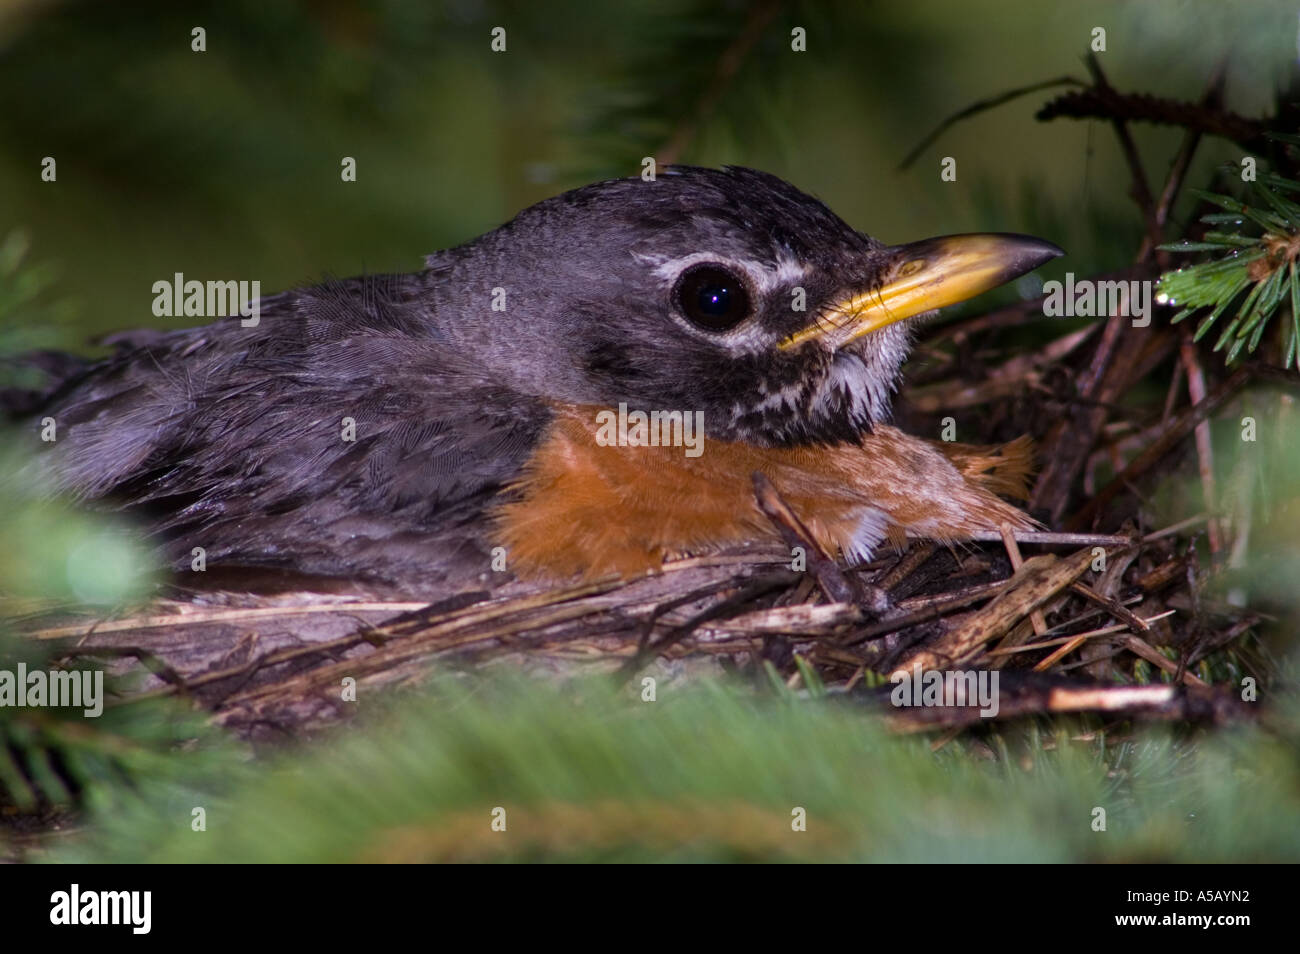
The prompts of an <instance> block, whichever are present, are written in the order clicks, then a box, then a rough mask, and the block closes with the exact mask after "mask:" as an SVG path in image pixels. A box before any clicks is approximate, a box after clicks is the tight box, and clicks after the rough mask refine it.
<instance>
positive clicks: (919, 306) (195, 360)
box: [33, 167, 1061, 587]
mask: <svg viewBox="0 0 1300 954" xmlns="http://www.w3.org/2000/svg"><path fill="white" fill-rule="evenodd" d="M1060 254H1061V250H1060V249H1058V248H1057V247H1056V246H1054V245H1052V244H1050V243H1048V242H1045V241H1042V240H1039V239H1035V238H1030V237H1027V236H1020V235H999V234H983V235H955V236H948V237H945V238H936V239H928V240H926V241H921V242H914V243H911V244H907V245H898V246H887V245H884V244H883V243H881V242H879V241H877V240H876V239H873V238H871V237H870V236H868V235H866V234H864V233H862V232H859V231H856V230H855V229H853V228H851V227H850V226H849V225H847V224H846V223H844V222H843V221H842V220H841V219H839V218H838V217H837V216H835V215H834V214H833V213H832V212H831V211H830V210H829V209H828V208H827V207H826V206H825V205H824V204H822V203H821V202H819V201H817V200H816V199H814V198H812V197H810V196H808V195H806V194H804V193H802V192H800V191H798V190H797V189H795V188H794V187H792V186H791V185H789V184H787V183H786V182H784V181H782V180H781V179H779V178H777V177H775V176H772V175H768V174H766V173H762V172H757V171H754V170H750V169H742V168H726V169H722V170H714V169H703V168H692V167H673V168H671V169H669V170H667V171H662V172H660V174H659V175H658V176H657V177H656V178H654V179H653V180H651V181H645V180H643V179H640V178H637V179H624V180H614V181H608V182H602V183H598V184H595V185H591V186H587V187H585V188H580V189H577V190H575V191H572V192H568V193H565V194H563V195H560V196H557V197H555V198H552V199H548V200H546V201H543V202H541V203H539V204H537V205H535V206H532V207H531V208H528V209H526V210H524V211H523V212H521V213H520V214H519V215H518V216H517V217H516V218H515V219H513V220H512V221H510V222H509V223H507V224H505V225H503V226H501V227H500V228H498V229H496V230H495V231H492V232H489V233H487V234H486V235H484V236H482V237H480V238H478V239H475V240H473V241H471V242H469V243H467V244H465V245H462V246H459V247H457V248H453V249H450V250H447V251H443V252H438V253H436V254H433V255H430V256H429V257H428V259H427V267H426V268H425V269H424V270H423V271H420V272H417V273H414V274H406V275H379V276H368V277H361V278H351V279H345V280H335V281H327V282H325V283H323V284H320V285H316V286H313V287H309V288H302V289H297V290H293V291H288V292H283V293H280V294H276V295H274V296H271V297H269V298H265V299H262V301H261V307H260V321H259V322H258V323H257V324H256V326H255V327H249V326H248V325H249V324H250V323H249V322H247V321H241V320H240V319H239V318H238V317H232V318H229V319H225V320H221V321H218V322H214V323H211V324H208V325H206V326H203V327H198V328H190V329H185V330H180V331H174V332H170V333H157V332H153V333H136V334H127V335H123V336H119V337H118V338H117V340H116V344H117V352H116V353H115V354H114V356H112V357H110V358H108V359H107V360H104V361H102V362H99V363H95V364H88V365H87V366H85V367H83V368H80V369H79V370H78V371H77V372H76V373H74V374H71V375H68V376H66V377H65V379H64V380H62V381H61V382H58V383H57V384H56V385H55V386H53V387H52V389H51V390H50V392H49V393H48V394H46V395H44V396H43V397H42V398H41V399H40V401H39V402H38V403H39V406H37V407H36V408H35V411H34V415H33V426H39V422H41V421H43V420H46V419H48V418H53V420H54V422H55V423H56V425H57V439H56V440H55V441H53V442H52V443H48V444H47V445H46V451H45V453H44V454H43V455H42V462H41V466H43V467H44V468H47V470H46V473H47V474H48V475H49V480H50V481H52V484H53V486H54V487H55V488H56V489H57V490H58V491H61V492H64V493H67V494H71V495H73V496H75V497H77V498H80V499H82V500H86V501H95V502H98V503H99V504H101V505H104V506H110V507H114V508H119V509H122V510H125V511H126V512H128V513H131V514H134V515H136V516H138V517H139V518H140V519H141V520H143V521H144V523H145V526H146V527H147V529H148V531H149V532H150V533H151V534H152V535H153V536H154V538H155V539H156V540H157V541H158V543H159V546H160V549H161V552H162V554H163V556H164V558H165V559H166V561H167V562H168V563H169V564H171V565H172V566H173V567H175V568H176V569H178V570H184V569H187V568H189V567H190V566H191V563H192V554H193V553H194V548H196V547H202V548H203V549H204V552H205V554H206V557H205V559H206V565H207V566H208V567H212V566H214V565H215V566H223V565H225V566H230V565H236V566H243V567H278V568H286V569H289V570H292V571H295V572H300V573H306V574H313V575H325V576H333V577H348V578H355V579H368V580H375V581H383V582H388V583H395V584H398V585H404V586H417V587H420V586H425V585H428V584H430V583H437V582H438V581H442V580H446V579H449V578H459V577H464V576H466V575H470V576H473V575H477V574H486V573H487V572H488V571H489V569H490V567H491V565H492V560H493V557H494V556H495V557H496V559H497V561H498V568H499V564H500V562H504V563H505V564H506V566H507V568H508V569H509V570H511V571H514V572H517V573H523V574H531V575H537V574H543V575H551V576H564V575H569V574H575V573H576V574H593V575H600V574H604V573H606V572H609V571H618V572H621V573H624V574H628V573H634V572H638V571H642V570H647V569H650V568H653V567H654V566H655V565H657V564H658V563H660V562H661V561H662V560H663V559H664V558H666V557H669V556H672V555H676V554H683V553H691V552H700V551H706V550H709V549H711V548H717V547H724V546H727V545H731V544H740V543H744V542H748V541H763V540H768V539H779V538H778V537H776V531H774V530H773V529H772V527H771V526H770V525H769V523H768V521H767V520H766V519H765V518H764V517H763V516H762V514H761V513H760V512H759V510H758V509H757V507H756V505H755V501H754V496H753V485H752V483H751V476H752V475H753V474H754V473H755V472H759V473H762V474H764V475H766V476H767V477H768V478H769V479H770V480H771V481H772V483H773V484H774V485H775V487H776V488H777V490H778V491H779V493H780V494H781V495H782V496H783V497H784V498H785V500H786V501H787V502H788V503H789V504H790V506H791V507H792V508H793V509H794V510H795V511H796V512H797V513H798V514H799V516H800V517H801V518H802V519H803V520H804V521H805V523H806V524H807V526H808V527H809V528H810V530H811V532H812V533H813V534H814V536H815V537H816V538H817V540H818V542H820V543H821V544H823V545H824V546H826V547H827V548H828V549H830V550H831V552H838V553H841V554H843V555H845V556H847V557H850V558H863V557H865V556H867V555H868V554H869V553H871V551H872V550H873V548H875V547H876V546H877V545H878V544H880V543H881V542H882V541H883V540H885V539H886V538H887V537H891V536H892V537H894V538H897V537H899V536H901V535H903V534H913V535H923V536H929V537H933V538H936V539H940V540H951V539H960V538H963V537H966V536H968V535H969V534H971V533H972V532H975V531H978V530H989V529H996V528H998V527H999V526H1000V525H1002V524H1005V523H1010V524H1011V525H1012V526H1013V527H1028V526H1031V521H1030V520H1029V518H1028V517H1026V516H1025V515H1024V514H1023V513H1022V512H1021V511H1020V510H1018V509H1017V508H1016V507H1014V506H1012V505H1010V504H1008V503H1006V502H1004V501H1003V500H1002V499H1000V498H999V497H998V496H997V494H996V493H995V491H997V490H1001V489H1006V488H1007V487H1009V486H1011V484H1013V483H1014V479H1015V476H1016V474H1015V473H1014V472H1015V471H1016V470H1017V469H1018V468H1021V469H1023V467H1024V466H1025V460H1024V459H1023V456H1022V455H1020V454H1019V451H1021V450H1023V448H1016V449H1014V450H1013V451H1012V452H1009V453H1008V454H1005V455H996V454H994V455H992V456H990V455H987V454H984V453H982V452H980V451H976V450H968V449H961V448H954V447H945V446H943V445H938V444H935V443H931V442H929V441H925V440H922V439H919V438H916V437H911V436H909V435H907V434H904V433H902V432H901V431H899V430H898V429H896V428H894V427H891V426H889V425H888V424H886V423H885V421H886V419H887V415H888V411H889V405H890V397H891V393H892V391H893V389H894V387H895V384H896V380H897V377H898V374H899V369H900V366H901V364H902V362H903V360H904V358H905V356H906V355H907V351H908V345H909V335H910V334H911V330H910V326H912V325H914V324H915V322H906V321H904V319H908V318H916V317H918V316H922V315H925V314H927V313H932V312H933V311H934V310H935V309H937V308H940V307H943V306H945V305H949V304H952V303H954V302H958V301H961V300H963V299H966V298H969V297H970V296H973V295H975V294H977V293H980V292H983V291H985V290H987V289H990V288H993V287H994V286H996V285H999V284H1001V283H1004V282H1006V281H1008V280H1010V279H1013V278H1015V277H1017V276H1019V275H1021V274H1023V273H1025V272H1027V271H1029V270H1031V269H1033V268H1035V267H1036V266H1038V265H1040V264H1042V263H1043V262H1045V261H1047V260H1048V259H1050V258H1052V257H1054V256H1057V255H1060ZM497 548H500V549H497Z"/></svg>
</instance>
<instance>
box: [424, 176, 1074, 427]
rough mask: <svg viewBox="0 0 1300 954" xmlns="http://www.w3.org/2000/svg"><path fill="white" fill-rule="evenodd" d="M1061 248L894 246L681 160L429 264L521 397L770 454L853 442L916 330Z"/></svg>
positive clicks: (1000, 243) (795, 201) (477, 341)
mask: <svg viewBox="0 0 1300 954" xmlns="http://www.w3.org/2000/svg"><path fill="white" fill-rule="evenodd" d="M1060 254H1061V250H1060V249H1059V248H1057V247H1056V246H1055V245H1052V244H1051V243H1049V242H1045V241H1042V240H1040V239H1035V238H1031V237H1028V236H1021V235H998V234H983V235H955V236H947V237H943V238H935V239H927V240H925V241H921V242H913V243H910V244H906V245H896V246H887V245H884V244H883V243H881V242H879V241H877V240H876V239H873V238H871V237H870V236H868V235H866V234H864V233H862V232H859V231H857V230H855V229H853V228H852V227H851V226H849V225H848V224H846V223H845V222H844V221H843V220H841V219H840V218H839V217H838V216H836V215H835V214H834V213H833V212H831V210H830V209H828V208H827V207H826V206H825V205H824V204H823V203H821V202H820V201H818V200H817V199H814V198H812V197H811V196H808V195H806V194H804V193H803V192H800V191H799V190H798V189H795V188H794V187H793V186H791V185H789V184H788V183H786V182H784V181H783V180H781V179H779V178H777V177H775V176H772V175H768V174H766V173H763V172H757V171H754V170H751V169H740V168H726V169H722V170H714V169H700V168H693V167H680V166H678V167H673V168H671V169H669V170H668V171H666V172H660V173H659V174H658V176H656V178H655V179H653V180H651V181H644V180H642V179H639V178H637V179H620V180H614V181H609V182H603V183H598V184H596V185H592V186H587V187H585V188H581V189H577V190H575V191H572V192H568V193H565V194H563V195H560V196H557V197H555V198H553V199H548V200H546V201H544V202H541V203H539V204H537V205H535V206H533V207H531V208H529V209H527V210H525V211H524V212H522V213H520V214H519V215H518V216H517V217H516V218H515V219H514V220H513V221H511V222H510V223H508V224H506V225H505V226H502V227H501V228H500V229H497V230H496V231H494V232H491V233H488V234H487V235H485V236H484V237H482V238H481V239H478V240H476V241H474V242H472V243H470V244H468V245H465V246H462V247H461V248H459V249H455V250H452V251H451V252H449V253H443V254H442V255H436V256H432V257H431V258H430V266H431V268H433V269H434V271H435V272H437V273H438V277H439V280H440V281H441V282H443V283H444V284H443V287H450V288H454V289H456V292H455V294H456V295H457V297H463V296H466V295H470V296H472V297H474V298H475V299H476V301H477V303H478V304H476V305H475V307H474V308H472V309H471V313H472V316H473V317H472V318H471V320H468V321H465V322H463V323H458V324H457V326H455V327H449V326H444V327H445V330H446V331H447V332H448V333H450V334H452V335H453V336H456V337H459V338H460V339H461V340H462V341H463V343H464V344H465V345H466V346H472V347H473V348H474V349H475V352H476V353H477V354H480V355H482V356H484V360H486V361H487V362H488V364H489V366H490V367H491V368H492V369H493V371H494V372H496V373H499V374H500V375H501V376H502V377H503V378H506V379H508V380H507V382H506V383H508V384H510V385H511V386H513V387H516V388H519V389H521V390H524V391H525V392H527V393H532V394H535V395H538V396H541V397H545V398H549V399H552V400H555V401H560V402H567V403H574V404H591V405H599V406H606V407H608V406H614V405H616V404H618V403H620V402H626V403H627V405H628V406H629V407H630V408H639V409H643V410H647V411H649V410H659V409H662V410H681V411H697V410H698V411H703V412H704V422H705V427H706V430H707V433H708V435H709V436H710V437H711V438H715V439H720V440H742V441H747V442H750V443H754V444H759V445H763V446H777V445H790V444H801V443H811V442H827V441H841V440H853V439H856V438H857V437H858V436H859V435H860V434H862V433H863V432H865V431H867V430H869V429H870V427H871V425H872V423H873V422H875V421H878V420H881V419H882V418H884V417H885V416H886V415H887V413H888V410H889V401H890V396H891V393H892V391H893V389H894V387H895V384H896V381H897V378H898V374H899V369H900V367H901V365H902V362H903V360H904V358H905V357H906V355H907V351H908V346H909V342H910V336H911V333H912V328H913V327H914V326H915V324H916V323H915V322H914V321H906V320H905V319H909V318H917V317H918V316H923V315H927V314H931V313H933V312H934V311H935V310H936V309H938V308H942V307H943V306H945V305H951V304H954V303H956V302H959V301H963V300H965V299H967V298H970V297H972V296H974V295H977V294H979V293H981V292H983V291H987V290H988V289H991V288H993V287H995V286H997V285H1000V284H1003V283H1005V282H1007V281H1010V280H1012V279H1014V278H1016V277H1018V276H1020V275H1022V274H1024V273H1026V272H1028V271H1030V270H1032V269H1033V268H1036V267H1037V266H1039V265H1041V264H1043V263H1044V262H1046V261H1047V260H1049V259H1051V258H1053V257H1055V256H1057V255H1060ZM494 296H495V297H494ZM461 311H462V313H463V308H462V310H461Z"/></svg>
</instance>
